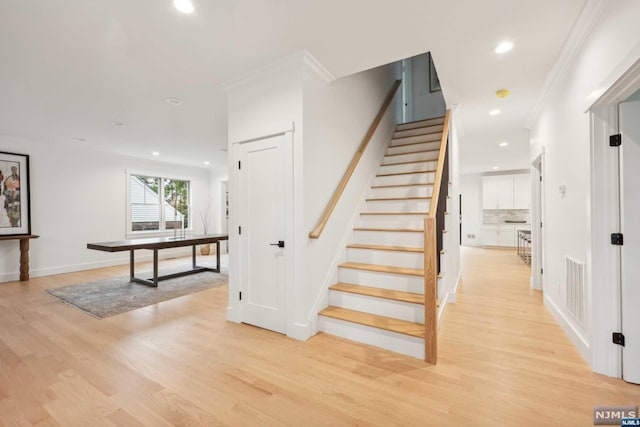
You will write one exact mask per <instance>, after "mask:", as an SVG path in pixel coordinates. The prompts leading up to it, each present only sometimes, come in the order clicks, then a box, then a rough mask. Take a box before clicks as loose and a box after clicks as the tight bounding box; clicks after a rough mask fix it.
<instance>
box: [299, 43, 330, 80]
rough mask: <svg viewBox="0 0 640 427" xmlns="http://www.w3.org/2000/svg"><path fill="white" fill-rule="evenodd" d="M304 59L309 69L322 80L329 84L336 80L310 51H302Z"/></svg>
mask: <svg viewBox="0 0 640 427" xmlns="http://www.w3.org/2000/svg"><path fill="white" fill-rule="evenodd" d="M302 59H303V61H304V63H305V65H306V66H307V67H309V68H310V69H311V70H312V71H313V72H314V73H316V74H317V75H318V77H320V78H321V79H322V80H324V81H325V82H327V83H331V82H332V81H334V80H335V79H336V78H335V76H334V75H333V74H331V73H330V72H329V70H327V69H326V68H325V67H324V66H323V65H322V64H321V63H320V62H319V61H318V60H317V59H316V58H315V57H314V56H313V55H311V53H309V51H307V50H306V49H305V50H303V51H302Z"/></svg>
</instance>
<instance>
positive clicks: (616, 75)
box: [583, 43, 640, 111]
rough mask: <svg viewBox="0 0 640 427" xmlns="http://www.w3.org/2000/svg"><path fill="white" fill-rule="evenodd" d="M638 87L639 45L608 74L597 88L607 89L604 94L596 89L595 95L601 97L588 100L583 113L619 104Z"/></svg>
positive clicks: (639, 69) (639, 84)
mask: <svg viewBox="0 0 640 427" xmlns="http://www.w3.org/2000/svg"><path fill="white" fill-rule="evenodd" d="M639 86H640V43H638V44H637V45H636V46H635V47H634V48H633V49H631V51H629V53H628V54H627V56H625V58H624V59H623V60H622V61H620V63H619V64H618V65H617V66H616V67H615V69H614V70H613V71H612V72H611V73H609V75H608V76H607V78H606V79H604V80H603V81H602V83H601V84H600V85H598V88H609V89H607V91H606V93H602V92H604V91H603V90H602V89H596V90H595V91H594V93H595V94H598V93H599V92H600V93H601V95H600V96H599V97H598V98H597V99H595V100H594V99H593V98H588V99H587V100H586V101H585V102H586V106H585V107H584V108H583V110H584V111H587V110H589V109H593V108H599V107H603V106H606V105H611V104H619V103H620V102H622V101H624V100H625V99H627V98H628V97H629V96H631V95H632V94H633V93H634V92H635V91H636V90H637V89H638V87H639Z"/></svg>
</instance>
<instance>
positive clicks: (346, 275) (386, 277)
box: [338, 267, 424, 294]
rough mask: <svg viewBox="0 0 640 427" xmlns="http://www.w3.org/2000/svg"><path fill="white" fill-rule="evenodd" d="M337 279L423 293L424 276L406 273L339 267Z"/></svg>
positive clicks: (356, 283) (344, 281)
mask: <svg viewBox="0 0 640 427" xmlns="http://www.w3.org/2000/svg"><path fill="white" fill-rule="evenodd" d="M338 280H339V281H340V282H343V283H352V284H354V285H365V286H373V287H374V288H382V289H391V290H394V291H404V292H413V293H416V294H423V293H424V277H419V276H411V275H408V274H392V273H379V272H377V271H369V270H360V269H357V268H345V267H340V268H339V269H338Z"/></svg>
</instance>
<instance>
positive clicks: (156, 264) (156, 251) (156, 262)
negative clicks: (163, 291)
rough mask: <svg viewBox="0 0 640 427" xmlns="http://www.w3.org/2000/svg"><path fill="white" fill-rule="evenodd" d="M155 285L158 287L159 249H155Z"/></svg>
mask: <svg viewBox="0 0 640 427" xmlns="http://www.w3.org/2000/svg"><path fill="white" fill-rule="evenodd" d="M153 286H155V287H156V288H157V287H158V250H157V249H154V250H153Z"/></svg>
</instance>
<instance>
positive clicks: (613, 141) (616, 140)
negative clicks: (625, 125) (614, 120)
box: [609, 133, 622, 147]
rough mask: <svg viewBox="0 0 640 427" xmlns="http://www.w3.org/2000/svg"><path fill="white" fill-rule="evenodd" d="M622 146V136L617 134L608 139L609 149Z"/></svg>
mask: <svg viewBox="0 0 640 427" xmlns="http://www.w3.org/2000/svg"><path fill="white" fill-rule="evenodd" d="M621 145H622V134H620V133H618V134H615V135H611V136H610V137H609V146H610V147H619V146H621Z"/></svg>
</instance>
